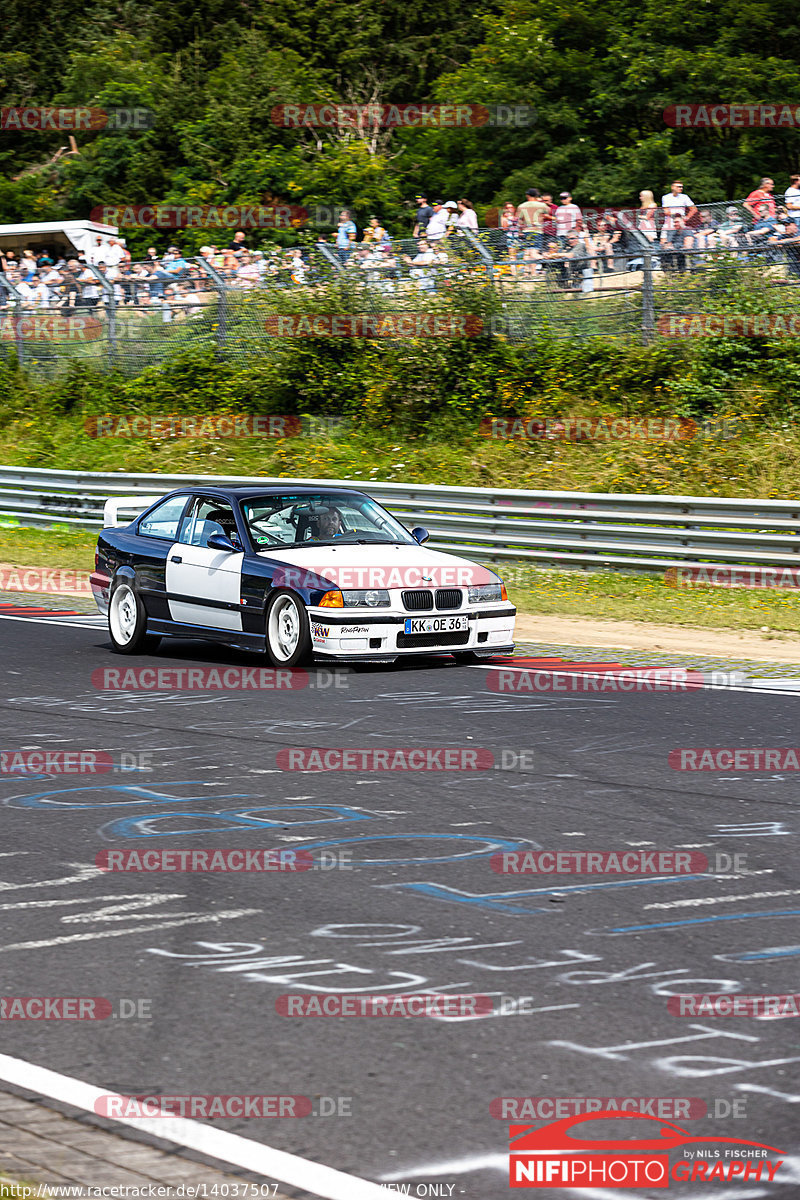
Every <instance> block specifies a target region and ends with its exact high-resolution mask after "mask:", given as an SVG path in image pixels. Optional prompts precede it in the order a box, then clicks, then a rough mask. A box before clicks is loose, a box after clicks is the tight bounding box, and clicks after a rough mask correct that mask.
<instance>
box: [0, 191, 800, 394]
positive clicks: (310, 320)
mask: <svg viewBox="0 0 800 1200" xmlns="http://www.w3.org/2000/svg"><path fill="white" fill-rule="evenodd" d="M550 224H551V225H552V226H553V228H552V229H550V228H548V227H547V226H545V228H544V230H543V232H541V233H538V234H536V235H534V234H533V233H530V232H526V231H523V230H520V229H519V228H518V227H517V226H516V223H514V224H510V223H507V227H506V228H504V227H503V221H502V216H501V218H500V224H499V225H498V227H496V228H485V229H479V230H477V231H472V230H468V229H461V228H453V229H451V230H450V231H449V233H448V235H447V236H443V237H441V238H439V239H438V240H435V241H434V240H431V241H427V240H426V239H425V238H419V239H410V238H409V239H393V240H391V241H388V240H387V241H384V242H382V243H380V244H375V245H373V244H365V243H363V242H361V243H353V244H352V245H350V246H349V247H345V248H341V249H340V248H337V247H336V246H335V245H334V244H332V243H331V242H330V241H329V240H326V238H325V237H324V236H323V235H320V238H319V240H318V241H317V242H316V243H314V244H308V245H298V246H295V247H293V248H290V249H282V248H276V249H274V250H271V251H269V250H268V251H252V252H251V251H247V250H241V251H240V252H238V253H233V252H232V251H225V252H223V253H221V254H213V253H208V254H207V255H205V256H204V255H199V256H197V257H194V258H183V257H181V256H180V254H178V255H174V254H167V255H164V256H162V257H161V258H153V259H150V260H148V261H145V262H135V263H121V264H120V265H119V266H115V267H107V266H105V265H103V264H100V265H86V264H85V263H82V262H77V261H76V260H70V262H68V263H67V264H66V266H62V267H44V268H42V269H40V270H38V271H37V272H36V274H35V275H31V274H30V272H29V273H28V277H27V278H26V277H25V276H24V273H23V272H20V271H14V272H11V271H9V272H7V273H6V274H5V275H3V274H0V353H8V351H9V350H10V349H12V348H13V350H14V351H15V353H16V355H17V357H18V359H19V361H20V362H21V363H22V364H24V365H26V366H27V367H30V368H35V369H37V370H38V371H41V372H45V373H56V372H58V371H59V370H62V369H63V368H64V366H65V364H67V363H69V362H70V361H73V360H78V361H83V362H86V363H90V364H92V365H94V366H96V367H97V368H100V369H103V370H119V371H122V372H123V373H125V374H136V373H138V372H140V371H142V370H143V369H144V368H146V367H148V366H152V365H157V364H159V363H161V362H163V361H164V360H165V359H167V358H168V357H170V356H172V355H174V354H176V353H179V352H181V351H185V350H188V349H194V348H210V349H212V350H213V351H214V352H215V353H217V354H220V355H227V356H230V357H232V358H233V359H234V360H237V361H246V360H247V359H248V358H253V357H261V358H264V357H268V356H270V355H274V354H277V353H279V350H280V345H281V339H282V338H285V337H294V338H296V337H323V336H327V337H346V336H351V337H383V338H405V337H415V336H427V335H428V334H430V332H431V331H430V329H427V331H426V329H423V324H424V320H426V319H427V320H429V321H430V320H433V319H434V318H436V320H437V321H438V325H437V326H436V330H434V335H435V333H436V332H437V331H438V333H439V334H441V335H442V336H449V337H452V336H469V337H487V336H488V337H493V336H499V337H505V338H509V339H511V340H515V341H525V340H533V339H535V338H540V337H552V338H565V337H566V338H569V337H572V338H586V337H596V336H602V337H609V338H615V339H620V340H623V341H626V342H631V343H633V342H641V343H644V344H649V343H652V342H653V341H654V340H655V339H656V338H658V337H661V336H678V334H676V328H677V326H676V320H677V319H678V318H685V317H687V316H692V315H693V314H697V313H705V314H709V313H711V314H713V313H714V312H715V311H716V310H717V309H721V310H723V311H726V312H735V311H737V310H736V307H735V306H736V304H737V303H738V304H739V305H740V309H739V311H747V312H767V313H772V314H781V313H785V314H787V315H791V314H792V313H793V311H794V310H795V309H796V307H797V295H798V293H797V292H796V291H794V288H795V287H796V286H797V285H798V283H800V229H799V225H800V218H798V224H795V222H794V220H793V214H792V213H790V212H788V210H786V209H785V208H782V207H781V206H778V208H777V211H776V213H775V215H774V217H769V218H764V219H761V220H756V219H755V218H754V217H753V216H752V214H751V213H750V212H749V211H747V210H746V209H745V208H744V206H743V204H742V202H736V203H733V202H730V203H722V202H720V203H718V204H710V205H703V206H698V209H697V211H696V212H695V213H694V214H693V215H692V217H691V218H690V219H689V221H688V222H687V223H686V225H685V227H681V225H680V223H679V222H677V221H676V220H675V218H674V216H673V215H671V214H670V212H669V211H665V210H663V209H656V208H654V209H639V210H627V211H626V210H610V209H609V210H592V211H588V210H587V211H586V213H585V215H584V218H582V219H581V220H580V221H579V222H578V223H577V224H576V225H575V226H573V228H571V229H568V230H567V231H566V232H565V231H564V229H563V228H560V231H559V227H557V226H556V225H555V222H551V223H550ZM731 305H733V306H734V307H733V308H732V307H731ZM765 305H766V307H765ZM742 306H743V307H742ZM356 318H357V320H356ZM412 318H413V319H412ZM445 319H447V320H449V322H450V324H449V325H443V324H442V322H443V321H445Z"/></svg>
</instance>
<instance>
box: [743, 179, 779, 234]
mask: <svg viewBox="0 0 800 1200" xmlns="http://www.w3.org/2000/svg"><path fill="white" fill-rule="evenodd" d="M774 190H775V182H774V180H772V179H770V178H769V177H768V176H765V177H764V178H763V179H762V180H761V182H760V183H759V185H758V187H757V188H755V189H754V191H752V192H751V193H750V195H749V196H748V197H747V199H746V200H745V202H744V207H745V208H746V209H747V211H748V212H749V213H750V215H751V216H752V218H753V222H754V224H753V228H754V229H757V228H758V227H759V226H763V225H765V224H766V223H768V222H769V221H771V220H774V217H775V198H774V196H773V195H772V193H773V191H774Z"/></svg>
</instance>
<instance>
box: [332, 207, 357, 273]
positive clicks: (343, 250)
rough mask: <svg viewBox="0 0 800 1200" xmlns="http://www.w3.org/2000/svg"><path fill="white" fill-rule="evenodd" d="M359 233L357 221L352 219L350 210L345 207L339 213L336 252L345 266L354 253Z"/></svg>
mask: <svg viewBox="0 0 800 1200" xmlns="http://www.w3.org/2000/svg"><path fill="white" fill-rule="evenodd" d="M357 233H358V230H357V229H356V226H355V222H354V221H352V220H351V219H350V210H349V209H348V208H343V209H342V211H341V212H340V213H339V227H338V229H337V230H336V253H337V254H338V255H339V261H340V262H341V263H342V265H343V266H344V265H345V263H346V262H347V260H348V258H349V257H350V255H351V254H352V253H353V245H354V243H355V240H356V235H357Z"/></svg>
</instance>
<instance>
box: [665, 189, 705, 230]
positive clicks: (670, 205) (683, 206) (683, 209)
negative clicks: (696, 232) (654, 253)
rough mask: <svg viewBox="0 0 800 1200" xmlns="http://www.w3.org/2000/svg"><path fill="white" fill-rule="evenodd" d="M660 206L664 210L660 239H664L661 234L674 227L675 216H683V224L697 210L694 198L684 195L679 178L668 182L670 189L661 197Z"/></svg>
mask: <svg viewBox="0 0 800 1200" xmlns="http://www.w3.org/2000/svg"><path fill="white" fill-rule="evenodd" d="M661 207H662V208H663V210H664V228H663V229H662V231H661V233H662V241H663V240H664V239H663V234H665V233H669V231H670V230H671V229H674V228H675V225H674V218H675V217H683V220H684V224H685V223H686V222H687V221H688V220H690V218H691V217H693V216H694V214H695V213H696V212H697V207H696V205H695V203H694V200H692V198H691V197H690V196H686V195H684V192H683V184H682V183H681V181H680V179H676V180H675V182H674V183H672V184H670V189H669V191H668V192H667V194H666V196H662V197H661Z"/></svg>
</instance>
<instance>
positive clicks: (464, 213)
mask: <svg viewBox="0 0 800 1200" xmlns="http://www.w3.org/2000/svg"><path fill="white" fill-rule="evenodd" d="M458 213H459V215H458V217H457V218H456V225H457V226H458V227H459V228H460V229H470V230H472V232H473V233H477V232H478V214H477V213H476V212H475V209H474V208H473V207H472V205H471V204H470V202H469V200H459V201H458Z"/></svg>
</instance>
